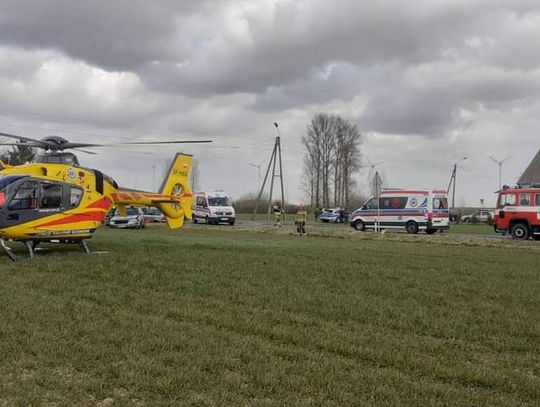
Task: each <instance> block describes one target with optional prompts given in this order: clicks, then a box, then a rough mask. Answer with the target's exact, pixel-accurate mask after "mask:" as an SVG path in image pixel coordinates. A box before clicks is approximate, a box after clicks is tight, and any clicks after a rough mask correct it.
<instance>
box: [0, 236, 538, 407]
mask: <svg viewBox="0 0 540 407" xmlns="http://www.w3.org/2000/svg"><path fill="white" fill-rule="evenodd" d="M455 239H457V238H453V237H452V236H444V237H441V239H438V240H437V239H433V237H429V236H414V237H413V236H406V235H404V236H399V235H398V236H382V237H380V236H376V235H375V234H360V233H354V232H351V233H343V234H342V235H335V236H333V235H320V236H308V237H304V238H299V237H297V236H294V235H292V234H289V233H288V231H287V230H280V231H279V232H274V231H268V232H266V233H262V232H252V231H242V230H238V229H234V228H230V227H188V228H185V229H183V230H180V231H168V230H166V229H165V228H158V227H156V228H147V229H146V230H144V231H118V230H100V231H99V232H98V235H97V236H96V238H95V239H94V240H93V241H91V242H90V245H91V247H92V248H93V249H94V250H108V251H109V253H108V254H93V255H90V256H87V255H84V254H82V253H80V252H79V251H78V250H77V249H76V248H75V247H69V246H59V247H57V248H55V250H53V251H50V252H45V253H39V254H38V255H37V256H36V258H35V259H34V260H32V261H26V262H20V263H17V264H12V263H10V262H8V260H7V259H6V258H4V257H1V258H0V270H1V273H2V284H1V286H0V310H1V312H0V406H3V405H6V406H12V405H20V406H27V405H36V406H37V405H40V406H41V405H49V406H52V405H56V406H64V405H67V406H72V405H78V406H95V405H97V404H98V403H99V402H100V401H102V400H104V399H106V398H113V399H114V405H115V406H117V405H120V406H124V405H125V406H128V405H138V406H142V405H147V406H160V405H162V406H169V405H171V406H172V405H174V406H176V405H197V406H206V405H208V406H210V405H230V406H243V405H247V406H282V405H295V406H296V405H300V406H313V405H315V406H317V405H340V406H345V405H362V406H369V405H372V406H381V405H383V406H384V405H395V406H403V405H405V406H407V405H408V406H419V405H422V406H423V405H432V406H440V405H447V406H473V405H474V406H527V405H530V406H533V405H538V403H539V402H540V352H539V351H540V316H539V314H538V309H539V308H540V284H539V283H540V281H539V280H540V278H539V275H538V258H539V256H540V245H539V244H538V243H537V242H507V241H501V242H498V241H495V242H491V241H490V243H489V245H490V247H484V244H483V243H482V241H481V240H474V239H472V240H464V241H463V243H460V242H461V241H460V240H459V239H458V240H455Z"/></svg>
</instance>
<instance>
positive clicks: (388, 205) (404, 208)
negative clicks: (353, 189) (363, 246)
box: [350, 189, 450, 234]
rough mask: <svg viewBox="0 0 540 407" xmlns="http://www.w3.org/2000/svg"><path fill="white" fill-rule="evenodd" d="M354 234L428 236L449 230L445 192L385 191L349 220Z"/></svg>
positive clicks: (425, 190)
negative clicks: (376, 232)
mask: <svg viewBox="0 0 540 407" xmlns="http://www.w3.org/2000/svg"><path fill="white" fill-rule="evenodd" d="M350 221H351V226H352V227H353V228H355V229H356V230H366V229H374V228H375V227H378V228H381V229H403V228H404V229H405V230H406V231H407V232H408V233H418V231H419V230H423V231H425V232H426V233H427V234H432V233H435V232H437V231H443V230H448V229H449V228H450V212H449V210H448V198H447V195H446V191H441V190H427V189H419V190H401V189H385V190H383V191H382V192H381V194H380V197H379V198H378V199H377V197H371V198H370V199H368V200H367V201H366V203H365V204H364V205H363V206H362V207H361V208H359V209H357V210H355V211H354V212H353V213H352V214H351V217H350Z"/></svg>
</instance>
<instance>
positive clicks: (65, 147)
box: [62, 140, 212, 149]
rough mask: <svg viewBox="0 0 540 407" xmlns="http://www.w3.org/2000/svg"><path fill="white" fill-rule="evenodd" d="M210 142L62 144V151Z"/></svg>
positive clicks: (206, 141) (208, 141) (205, 141)
mask: <svg viewBox="0 0 540 407" xmlns="http://www.w3.org/2000/svg"><path fill="white" fill-rule="evenodd" d="M211 142H212V140H171V141H134V142H131V143H111V144H92V143H71V142H68V143H64V144H63V145H62V148H63V149H68V148H74V149H75V148H80V147H82V148H102V147H124V146H153V145H159V144H196V143H211Z"/></svg>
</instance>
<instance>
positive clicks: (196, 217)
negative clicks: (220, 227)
mask: <svg viewBox="0 0 540 407" xmlns="http://www.w3.org/2000/svg"><path fill="white" fill-rule="evenodd" d="M192 217H193V223H198V222H202V223H214V224H216V225H217V224H218V223H228V224H229V225H234V222H235V220H236V213H235V211H234V208H233V206H232V203H231V199H230V198H229V197H228V196H227V195H226V194H224V193H223V191H214V192H195V194H194V197H193V208H192Z"/></svg>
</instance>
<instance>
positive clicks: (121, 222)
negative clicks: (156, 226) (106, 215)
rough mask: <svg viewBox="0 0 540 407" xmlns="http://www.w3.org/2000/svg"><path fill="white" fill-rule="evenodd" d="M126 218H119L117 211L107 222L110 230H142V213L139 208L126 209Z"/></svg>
mask: <svg viewBox="0 0 540 407" xmlns="http://www.w3.org/2000/svg"><path fill="white" fill-rule="evenodd" d="M126 211H127V216H121V215H120V212H119V210H118V209H116V210H115V211H114V215H113V217H112V218H111V220H110V222H109V226H110V227H111V228H118V229H141V228H144V213H143V211H142V209H141V208H135V207H133V206H128V207H126Z"/></svg>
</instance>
